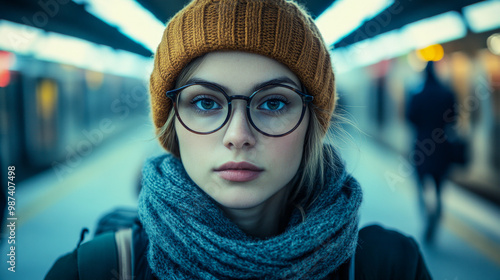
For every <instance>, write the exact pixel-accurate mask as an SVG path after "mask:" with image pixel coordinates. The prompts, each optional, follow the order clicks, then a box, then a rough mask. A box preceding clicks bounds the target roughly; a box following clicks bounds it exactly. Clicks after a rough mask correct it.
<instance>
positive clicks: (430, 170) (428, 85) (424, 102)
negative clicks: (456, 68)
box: [407, 63, 457, 177]
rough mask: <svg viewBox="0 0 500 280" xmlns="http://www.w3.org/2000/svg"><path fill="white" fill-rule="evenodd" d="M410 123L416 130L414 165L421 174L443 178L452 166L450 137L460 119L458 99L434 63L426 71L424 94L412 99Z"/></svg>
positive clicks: (409, 107)
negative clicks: (448, 137) (435, 68)
mask: <svg viewBox="0 0 500 280" xmlns="http://www.w3.org/2000/svg"><path fill="white" fill-rule="evenodd" d="M407 117H408V120H409V121H410V122H411V123H412V124H413V126H414V128H415V130H416V139H415V143H414V145H413V155H412V162H413V163H414V166H415V168H416V170H417V172H418V174H419V175H424V174H432V175H435V176H437V177H442V176H443V175H444V174H445V173H446V171H447V169H448V168H449V165H450V164H451V160H450V156H449V151H450V150H449V149H450V146H449V145H450V144H449V142H448V140H447V136H446V134H444V133H445V132H446V131H447V128H448V126H450V127H451V126H452V125H453V124H454V123H455V121H456V118H457V112H456V104H455V96H454V94H453V92H451V91H450V90H449V89H447V88H446V87H444V86H443V85H442V84H441V83H440V82H439V81H438V80H437V78H436V75H435V74H434V69H433V64H432V63H429V64H428V65H427V68H426V80H425V84H424V87H423V89H422V91H421V92H420V93H418V94H416V95H414V96H412V97H411V99H410V102H409V104H408V111H407Z"/></svg>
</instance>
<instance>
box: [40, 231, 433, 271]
mask: <svg viewBox="0 0 500 280" xmlns="http://www.w3.org/2000/svg"><path fill="white" fill-rule="evenodd" d="M97 238H98V237H97ZM90 242H95V240H93V241H90ZM147 247H148V238H147V235H146V233H145V231H144V229H143V228H142V227H141V226H140V223H137V226H135V227H134V231H133V251H134V257H133V259H134V271H135V276H134V278H133V279H135V280H139V279H156V278H155V277H154V275H153V273H152V271H151V269H150V267H149V265H148V261H147V257H146V256H147ZM349 263H350V262H349V261H347V262H346V263H344V264H343V265H341V266H340V267H339V269H338V270H337V271H335V273H334V274H332V275H330V277H329V279H339V280H340V279H347V273H348V271H349ZM45 279H46V280H53V279H54V280H56V279H57V280H60V279H78V265H77V259H76V250H75V251H73V252H72V253H69V254H67V255H65V256H63V257H61V258H59V259H58V260H57V261H56V263H55V264H54V265H53V267H52V268H51V270H50V271H49V273H48V274H47V276H46V277H45ZM355 279H384V280H388V279H397V280H404V279H411V280H416V279H418V280H420V279H422V280H423V279H432V278H431V276H430V274H429V271H428V270H427V267H426V265H425V262H424V260H423V258H422V255H421V253H420V251H419V248H418V245H417V243H416V242H415V240H413V239H412V238H410V237H407V236H404V235H402V234H401V233H398V232H396V231H392V230H387V229H384V228H382V227H380V226H377V225H373V226H368V227H365V228H363V229H361V230H360V232H359V239H358V246H357V248H356V254H355Z"/></svg>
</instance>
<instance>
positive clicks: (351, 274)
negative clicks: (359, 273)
mask: <svg viewBox="0 0 500 280" xmlns="http://www.w3.org/2000/svg"><path fill="white" fill-rule="evenodd" d="M355 264H356V252H354V254H352V257H351V261H350V263H349V280H354V279H356V273H355Z"/></svg>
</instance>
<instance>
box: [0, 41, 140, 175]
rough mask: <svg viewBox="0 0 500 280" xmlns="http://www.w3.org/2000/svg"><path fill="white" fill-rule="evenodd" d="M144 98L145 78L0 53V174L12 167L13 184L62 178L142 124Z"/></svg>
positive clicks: (0, 51)
mask: <svg viewBox="0 0 500 280" xmlns="http://www.w3.org/2000/svg"><path fill="white" fill-rule="evenodd" d="M1 65H4V66H3V69H2V66H1ZM5 65H10V66H9V67H7V66H5ZM146 71H147V70H145V72H146ZM144 77H146V75H144ZM148 98H149V97H148V89H147V80H146V78H142V77H131V76H125V75H117V74H114V73H108V72H105V71H96V70H93V69H85V68H82V67H77V66H72V65H69V64H64V63H58V62H53V61H44V60H40V59H38V58H35V57H33V56H27V55H22V54H15V53H12V52H7V51H2V50H0V116H1V122H0V128H1V129H0V131H1V164H2V170H4V169H5V170H6V168H7V166H15V167H16V170H17V173H16V176H17V177H16V180H17V181H18V182H19V181H21V180H23V179H25V178H29V177H30V176H33V175H34V174H36V173H38V172H40V171H43V170H46V169H48V168H53V170H54V171H55V172H56V173H57V172H62V171H63V170H61V168H63V167H64V166H67V164H71V163H74V162H75V161H78V160H81V159H82V158H83V157H85V156H87V155H89V154H90V153H92V151H94V150H95V149H97V147H98V146H99V145H100V144H102V143H103V142H104V141H106V140H107V139H110V138H112V136H113V135H116V134H117V133H119V132H120V131H123V130H124V129H126V128H127V127H130V124H131V123H134V122H137V121H143V120H144V119H145V118H147V117H148V116H149V115H148V114H149V105H148V102H149V101H148ZM63 163H65V164H66V165H64V164H63Z"/></svg>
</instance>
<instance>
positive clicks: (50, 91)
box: [36, 79, 57, 120]
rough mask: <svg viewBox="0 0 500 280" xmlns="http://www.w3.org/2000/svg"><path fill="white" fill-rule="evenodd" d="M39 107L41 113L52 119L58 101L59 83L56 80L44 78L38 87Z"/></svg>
mask: <svg viewBox="0 0 500 280" xmlns="http://www.w3.org/2000/svg"><path fill="white" fill-rule="evenodd" d="M36 96H37V109H38V113H39V115H40V116H41V117H42V118H43V119H45V120H50V119H52V117H53V116H54V112H55V108H56V105H57V104H56V102H57V84H56V82H55V81H54V80H48V79H44V80H42V81H40V83H39V84H38V85H37V88H36Z"/></svg>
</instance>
